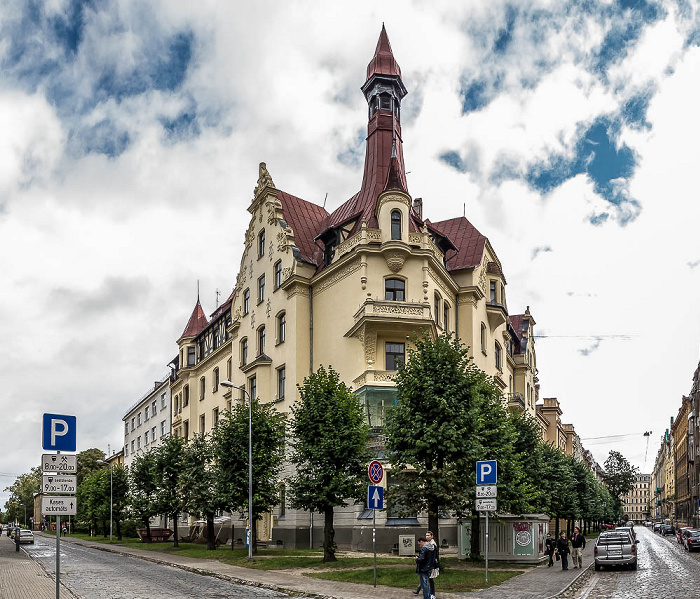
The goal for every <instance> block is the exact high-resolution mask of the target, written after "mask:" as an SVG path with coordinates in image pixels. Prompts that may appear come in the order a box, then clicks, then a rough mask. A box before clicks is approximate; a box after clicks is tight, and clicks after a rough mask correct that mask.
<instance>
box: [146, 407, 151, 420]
mask: <svg viewBox="0 0 700 599" xmlns="http://www.w3.org/2000/svg"><path fill="white" fill-rule="evenodd" d="M150 414H151V408H150V406H146V418H145V419H146V420H148V419H149V418H150V417H151V416H150Z"/></svg>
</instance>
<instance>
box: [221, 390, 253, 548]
mask: <svg viewBox="0 0 700 599" xmlns="http://www.w3.org/2000/svg"><path fill="white" fill-rule="evenodd" d="M221 386H222V387H227V388H229V389H240V390H241V391H243V393H245V394H246V395H247V396H248V528H249V530H250V538H249V540H248V561H249V562H252V561H253V543H254V542H255V540H254V539H253V398H252V397H251V396H250V393H248V390H247V389H246V388H245V387H239V386H238V385H234V384H233V383H232V382H231V381H222V382H221ZM231 543H233V539H231Z"/></svg>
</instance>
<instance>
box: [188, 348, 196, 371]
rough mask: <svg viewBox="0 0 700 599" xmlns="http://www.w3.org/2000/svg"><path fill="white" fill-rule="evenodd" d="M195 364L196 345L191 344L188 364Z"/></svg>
mask: <svg viewBox="0 0 700 599" xmlns="http://www.w3.org/2000/svg"><path fill="white" fill-rule="evenodd" d="M194 364H195V351H194V345H190V346H189V347H188V348H187V365H188V366H194Z"/></svg>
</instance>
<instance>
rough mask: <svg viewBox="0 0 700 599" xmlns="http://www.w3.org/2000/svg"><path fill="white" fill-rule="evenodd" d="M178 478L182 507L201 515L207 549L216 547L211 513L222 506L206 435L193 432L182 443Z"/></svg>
mask: <svg viewBox="0 0 700 599" xmlns="http://www.w3.org/2000/svg"><path fill="white" fill-rule="evenodd" d="M239 450H240V448H239ZM180 482H181V485H182V493H183V509H184V510H185V511H186V512H189V513H190V514H199V515H201V516H202V517H204V519H205V520H206V522H207V549H211V550H213V549H216V543H215V540H214V516H215V515H216V512H217V511H218V510H219V509H222V506H221V504H220V502H219V500H218V497H217V496H216V475H215V472H214V454H213V449H212V443H211V440H210V439H209V437H207V436H206V435H197V434H195V435H193V437H192V439H191V440H190V441H189V442H188V443H187V445H185V451H184V452H183V454H182V473H181V479H180Z"/></svg>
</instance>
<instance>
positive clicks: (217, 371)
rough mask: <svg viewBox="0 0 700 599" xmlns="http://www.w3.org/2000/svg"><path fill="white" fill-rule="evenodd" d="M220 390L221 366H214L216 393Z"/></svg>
mask: <svg viewBox="0 0 700 599" xmlns="http://www.w3.org/2000/svg"><path fill="white" fill-rule="evenodd" d="M218 390H219V368H218V367H217V368H214V393H216V392H217V391H218Z"/></svg>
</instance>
